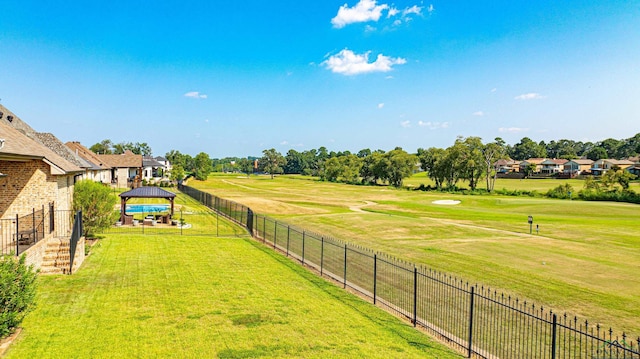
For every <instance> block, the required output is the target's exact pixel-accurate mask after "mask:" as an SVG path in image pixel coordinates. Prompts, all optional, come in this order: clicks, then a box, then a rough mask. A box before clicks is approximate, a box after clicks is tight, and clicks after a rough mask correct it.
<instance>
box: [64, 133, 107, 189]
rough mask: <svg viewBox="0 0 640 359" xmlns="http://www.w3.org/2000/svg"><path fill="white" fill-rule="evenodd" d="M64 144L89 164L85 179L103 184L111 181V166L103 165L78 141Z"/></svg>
mask: <svg viewBox="0 0 640 359" xmlns="http://www.w3.org/2000/svg"><path fill="white" fill-rule="evenodd" d="M65 146H67V147H68V148H69V149H70V150H71V151H72V152H74V153H75V154H76V155H78V156H80V158H82V159H83V160H84V161H86V162H87V163H88V164H89V166H90V167H88V168H87V169H86V176H85V177H86V178H87V179H90V180H92V181H95V182H100V183H104V184H110V183H111V168H110V167H108V166H107V165H105V164H104V163H103V161H102V159H100V157H98V155H96V154H95V153H93V151H91V150H90V149H88V148H86V147H84V146H83V145H82V144H80V142H75V141H72V142H67V143H65Z"/></svg>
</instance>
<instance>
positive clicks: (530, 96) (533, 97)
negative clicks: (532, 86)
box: [514, 92, 544, 101]
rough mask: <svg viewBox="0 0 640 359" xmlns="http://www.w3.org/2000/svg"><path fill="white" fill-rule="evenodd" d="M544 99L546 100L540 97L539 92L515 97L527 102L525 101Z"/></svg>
mask: <svg viewBox="0 0 640 359" xmlns="http://www.w3.org/2000/svg"><path fill="white" fill-rule="evenodd" d="M542 98H544V96H542V95H540V94H539V93H537V92H530V93H525V94H522V95H518V96H516V97H514V99H515V100H522V101H525V100H539V99H542Z"/></svg>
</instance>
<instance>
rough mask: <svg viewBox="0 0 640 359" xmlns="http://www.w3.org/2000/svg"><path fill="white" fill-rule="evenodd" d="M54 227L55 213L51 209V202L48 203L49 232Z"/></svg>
mask: <svg viewBox="0 0 640 359" xmlns="http://www.w3.org/2000/svg"><path fill="white" fill-rule="evenodd" d="M55 229H56V220H55V213H54V211H53V202H51V203H49V233H51V232H53V231H54V230H55Z"/></svg>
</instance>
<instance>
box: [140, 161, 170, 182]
mask: <svg viewBox="0 0 640 359" xmlns="http://www.w3.org/2000/svg"><path fill="white" fill-rule="evenodd" d="M165 161H166V159H165ZM167 162H168V161H167ZM165 170H166V168H165V165H164V164H162V163H160V162H158V161H157V160H156V159H155V158H153V157H151V156H143V157H142V179H143V180H145V181H147V182H159V181H160V180H161V179H162V178H163V177H164V174H165Z"/></svg>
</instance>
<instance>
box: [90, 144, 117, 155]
mask: <svg viewBox="0 0 640 359" xmlns="http://www.w3.org/2000/svg"><path fill="white" fill-rule="evenodd" d="M112 147H113V143H112V142H111V140H102V141H100V142H98V143H96V144H94V145H93V146H91V147H89V149H90V150H91V151H92V152H93V153H97V154H100V155H110V154H112V153H113V150H112Z"/></svg>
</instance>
